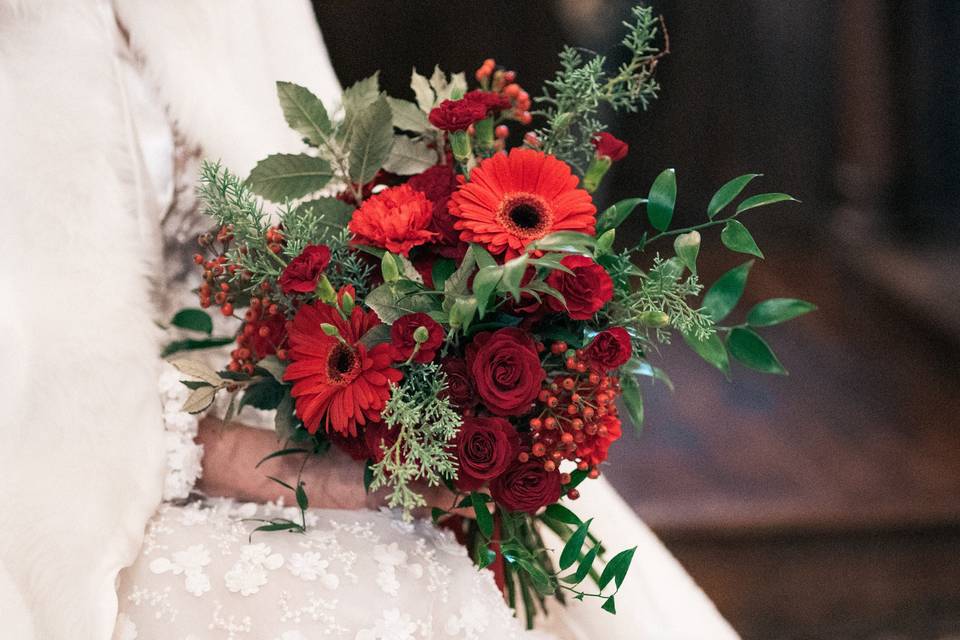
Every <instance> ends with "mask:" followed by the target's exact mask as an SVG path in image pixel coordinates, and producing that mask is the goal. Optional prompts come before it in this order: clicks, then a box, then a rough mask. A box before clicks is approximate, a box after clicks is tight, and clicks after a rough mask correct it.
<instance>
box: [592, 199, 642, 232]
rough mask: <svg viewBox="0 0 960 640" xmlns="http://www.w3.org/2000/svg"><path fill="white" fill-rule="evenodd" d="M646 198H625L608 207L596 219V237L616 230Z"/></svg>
mask: <svg viewBox="0 0 960 640" xmlns="http://www.w3.org/2000/svg"><path fill="white" fill-rule="evenodd" d="M646 201H647V200H646V198H627V199H626V200H621V201H620V202H617V203H615V204H612V205H610V206H609V207H607V208H606V210H604V212H603V213H601V214H600V215H599V216H598V217H597V236H601V235H603V234H604V233H605V232H607V231H609V230H610V229H616V228H617V227H619V226H620V225H621V224H622V223H623V221H624V220H626V219H627V218H628V217H629V216H630V214H631V213H633V210H634V209H636V208H637V205H638V204H641V203H643V202H646Z"/></svg>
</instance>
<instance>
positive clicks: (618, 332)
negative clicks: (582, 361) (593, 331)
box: [586, 327, 633, 371]
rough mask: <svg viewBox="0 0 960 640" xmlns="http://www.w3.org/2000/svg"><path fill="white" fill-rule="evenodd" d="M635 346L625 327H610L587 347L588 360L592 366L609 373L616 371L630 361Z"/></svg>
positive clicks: (595, 337)
mask: <svg viewBox="0 0 960 640" xmlns="http://www.w3.org/2000/svg"><path fill="white" fill-rule="evenodd" d="M632 351H633V345H632V343H631V342H630V334H629V333H627V330H626V329H624V328H623V327H610V328H609V329H607V330H606V331H601V332H600V333H598V334H597V335H596V336H594V338H593V342H591V343H590V346H588V347H587V354H586V357H587V360H589V361H590V364H592V365H594V366H596V367H599V368H600V369H603V370H604V371H609V370H611V369H616V368H617V367H619V366H620V365H622V364H624V363H626V361H627V360H629V359H630V355H631V353H632Z"/></svg>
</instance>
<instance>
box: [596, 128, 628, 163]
mask: <svg viewBox="0 0 960 640" xmlns="http://www.w3.org/2000/svg"><path fill="white" fill-rule="evenodd" d="M593 146H594V148H595V149H596V150H597V155H598V156H606V157H608V158H610V161H611V162H617V161H619V160H623V159H624V157H626V155H627V152H628V151H630V145H628V144H627V143H626V142H624V141H623V140H620V139H619V138H617V137H616V136H614V135H612V134H609V133H607V132H606V131H603V132H601V133H598V134H597V135H595V136H594V137H593Z"/></svg>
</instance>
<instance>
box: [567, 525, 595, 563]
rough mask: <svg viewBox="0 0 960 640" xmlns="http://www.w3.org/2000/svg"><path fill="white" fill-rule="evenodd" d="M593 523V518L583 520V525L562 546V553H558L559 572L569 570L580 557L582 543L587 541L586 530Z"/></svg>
mask: <svg viewBox="0 0 960 640" xmlns="http://www.w3.org/2000/svg"><path fill="white" fill-rule="evenodd" d="M591 522H593V518H591V519H589V520H585V521H584V522H583V524H581V525H580V526H579V527H577V530H576V531H574V532H573V535H572V536H570V539H569V540H567V543H566V544H565V545H563V551H561V552H560V562H559V566H560V570H561V571H563V570H565V569H569V568H570V567H571V566H573V563H574V562H576V560H577V558H579V557H580V549H582V548H583V541H584V540H586V539H587V529H589V528H590V523H591Z"/></svg>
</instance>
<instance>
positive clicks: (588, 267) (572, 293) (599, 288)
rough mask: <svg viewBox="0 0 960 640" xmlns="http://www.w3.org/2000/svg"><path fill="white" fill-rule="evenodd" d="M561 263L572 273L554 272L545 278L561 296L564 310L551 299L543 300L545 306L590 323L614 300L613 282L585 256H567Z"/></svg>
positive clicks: (554, 299) (557, 301)
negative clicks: (594, 316)
mask: <svg viewBox="0 0 960 640" xmlns="http://www.w3.org/2000/svg"><path fill="white" fill-rule="evenodd" d="M560 264H562V265H563V266H565V267H567V268H568V269H570V270H571V271H572V272H573V273H572V274H570V273H565V272H563V271H553V272H551V273H550V275H549V276H547V284H548V285H550V286H551V287H553V288H554V289H556V290H557V291H559V292H560V293H561V294H563V298H564V301H565V302H566V307H564V304H563V302H560V301H559V300H557V299H556V298H554V297H553V296H546V297H545V299H546V302H547V306H549V307H550V309H552V310H553V311H556V312H559V313H563V312H564V311H565V312H566V313H567V314H568V315H569V316H570V318H571V319H573V320H589V319H590V318H591V317H593V314H595V313H596V312H597V311H599V310H600V309H601V308H603V305H605V304H606V303H607V302H609V301H610V300H611V298H613V280H611V279H610V275H609V274H608V273H607V272H606V270H605V269H604V268H603V267H601V266H600V265H598V264H597V263H596V262H594V261H593V260H591V259H590V258H588V257H586V256H580V255H571V256H567V257H565V258H564V259H563V260H561V261H560Z"/></svg>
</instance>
